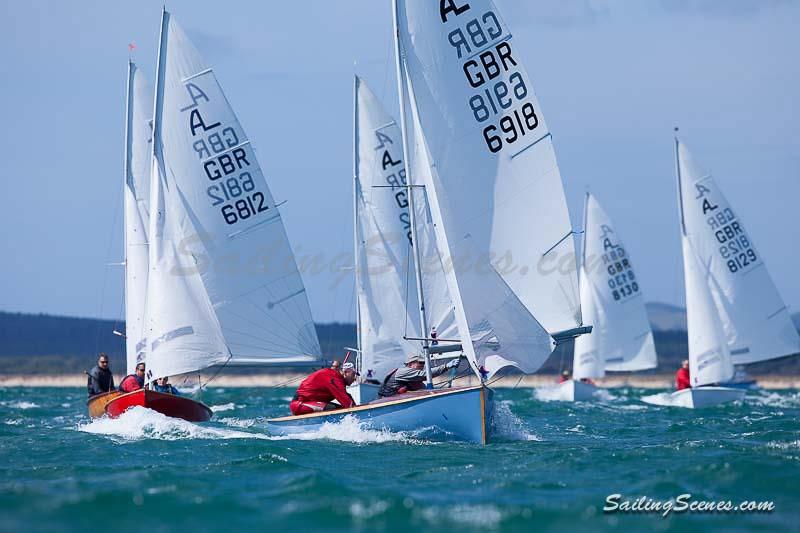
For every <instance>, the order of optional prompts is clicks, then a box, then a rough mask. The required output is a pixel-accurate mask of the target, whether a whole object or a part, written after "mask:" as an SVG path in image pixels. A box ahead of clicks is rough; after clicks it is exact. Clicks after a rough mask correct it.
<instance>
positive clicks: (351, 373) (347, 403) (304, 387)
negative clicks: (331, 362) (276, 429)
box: [289, 363, 358, 415]
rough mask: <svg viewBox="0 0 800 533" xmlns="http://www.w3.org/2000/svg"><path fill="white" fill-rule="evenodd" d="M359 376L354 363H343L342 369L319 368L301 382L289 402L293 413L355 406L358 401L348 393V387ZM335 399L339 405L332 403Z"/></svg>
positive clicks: (299, 413)
mask: <svg viewBox="0 0 800 533" xmlns="http://www.w3.org/2000/svg"><path fill="white" fill-rule="evenodd" d="M356 376H358V372H356V368H355V366H354V365H353V363H345V364H344V365H342V371H341V372H339V371H338V370H334V369H333V368H323V369H322V370H317V371H316V372H314V373H313V374H311V375H310V376H308V377H307V378H306V379H304V380H303V382H302V383H300V386H299V387H297V392H296V393H295V394H294V398H293V399H292V402H291V403H290V404H289V409H291V411H292V414H293V415H304V414H307V413H314V412H317V411H330V410H332V409H341V408H342V407H353V406H355V405H356V402H355V401H354V400H353V397H352V396H350V395H349V394H348V393H347V390H346V387H347V386H348V385H350V384H351V383H353V382H354V381H355V380H356ZM333 400H336V401H338V402H339V405H336V404H335V403H331V402H332V401H333Z"/></svg>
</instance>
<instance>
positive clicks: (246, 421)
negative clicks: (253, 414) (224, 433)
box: [218, 418, 258, 428]
mask: <svg viewBox="0 0 800 533" xmlns="http://www.w3.org/2000/svg"><path fill="white" fill-rule="evenodd" d="M218 422H220V423H221V424H225V425H226V426H230V427H232V428H249V427H253V426H254V425H255V424H256V423H257V422H258V420H257V419H255V418H220V419H219V420H218Z"/></svg>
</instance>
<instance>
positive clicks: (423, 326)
mask: <svg viewBox="0 0 800 533" xmlns="http://www.w3.org/2000/svg"><path fill="white" fill-rule="evenodd" d="M392 8H393V9H392V15H393V16H392V26H393V29H394V53H395V64H396V67H397V92H398V97H399V100H400V131H401V132H402V136H403V161H405V169H406V190H407V191H408V212H409V220H410V223H411V250H412V252H413V253H414V273H415V277H416V282H417V300H418V301H419V322H420V334H421V335H420V336H421V337H422V338H423V341H422V350H423V352H424V354H425V379H426V380H427V383H428V385H427V387H428V388H429V389H432V388H433V374H432V373H431V354H430V352H429V341H428V335H429V330H428V317H427V315H426V313H425V298H424V294H423V290H422V268H421V264H420V257H419V241H418V239H417V222H416V218H417V215H416V209H415V207H414V186H413V180H412V172H411V168H410V166H409V159H408V152H409V150H408V131H407V127H406V112H405V99H406V95H405V84H406V76H405V69H403V66H402V62H403V59H402V56H401V49H400V33H399V32H400V30H399V28H398V24H397V18H398V11H397V0H392Z"/></svg>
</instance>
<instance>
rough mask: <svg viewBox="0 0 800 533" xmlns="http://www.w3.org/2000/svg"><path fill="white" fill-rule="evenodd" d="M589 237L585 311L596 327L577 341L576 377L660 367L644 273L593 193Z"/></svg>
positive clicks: (587, 219)
mask: <svg viewBox="0 0 800 533" xmlns="http://www.w3.org/2000/svg"><path fill="white" fill-rule="evenodd" d="M583 239H584V240H583V254H582V260H581V275H580V288H581V311H582V314H583V318H584V320H586V321H587V322H588V323H590V324H592V325H593V326H594V330H593V332H592V334H591V335H583V336H581V337H578V338H577V339H575V363H574V367H573V368H574V375H575V378H576V379H580V378H584V377H588V378H593V377H602V376H603V375H604V373H605V370H610V371H633V370H646V369H650V368H655V367H656V350H655V344H654V343H653V332H652V330H651V329H650V322H649V321H648V318H647V310H646V309H645V306H644V297H643V296H642V291H641V286H640V280H639V277H638V276H637V275H636V273H635V272H634V270H633V264H632V263H631V258H630V255H629V254H628V252H627V250H626V248H625V245H624V244H623V243H622V239H621V238H620V236H619V234H618V233H617V231H616V230H615V229H614V226H613V224H612V223H611V219H610V218H609V217H608V215H607V214H606V212H605V211H604V210H603V208H602V206H601V205H600V203H599V202H598V201H597V199H596V198H595V197H594V196H593V195H591V194H588V193H587V194H586V207H585V210H584V235H583Z"/></svg>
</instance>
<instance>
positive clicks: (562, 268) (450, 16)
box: [395, 0, 581, 372]
mask: <svg viewBox="0 0 800 533" xmlns="http://www.w3.org/2000/svg"><path fill="white" fill-rule="evenodd" d="M395 9H396V14H395V16H396V28H397V38H398V39H399V45H400V46H399V48H400V51H401V57H400V58H399V61H400V66H401V77H402V78H407V79H401V80H400V83H401V86H403V84H405V85H406V88H407V92H408V96H407V98H406V99H403V111H404V113H406V117H407V118H408V119H412V120H410V122H411V123H412V124H415V122H414V121H416V124H415V129H416V130H417V131H416V132H413V133H414V134H415V135H419V136H420V138H421V139H422V143H423V144H424V146H425V148H426V150H427V155H428V157H429V160H430V168H431V170H430V172H429V179H430V182H429V183H424V184H425V185H426V190H427V193H428V199H429V201H430V206H431V214H432V218H433V222H434V224H435V227H436V242H437V246H438V247H439V249H440V252H441V256H442V257H443V258H444V260H445V273H446V276H447V280H448V289H449V291H450V294H451V296H452V298H453V300H454V304H455V310H456V317H457V321H458V322H459V331H460V335H461V338H462V339H470V338H471V339H472V340H473V342H474V353H473V346H465V350H466V352H467V355H468V356H469V357H471V358H475V360H476V361H477V363H478V364H485V365H486V367H487V369H488V370H489V371H490V372H492V371H493V370H497V369H499V368H500V367H501V366H503V365H507V364H512V365H515V366H517V367H519V368H520V369H522V370H523V371H525V372H533V371H535V370H536V369H538V368H539V366H541V364H542V363H543V362H544V360H545V359H546V358H547V356H548V355H549V354H550V352H551V350H552V342H551V338H550V336H549V335H548V334H547V331H550V332H557V331H563V330H567V329H571V328H574V327H576V326H578V325H580V324H581V317H580V305H579V302H578V284H577V275H576V271H575V261H574V259H575V257H574V240H573V237H572V227H571V225H570V220H569V213H568V211H567V207H566V201H565V198H564V192H563V189H562V183H561V177H560V174H559V171H558V167H557V164H556V161H555V155H554V153H553V147H552V143H551V139H550V133H549V131H548V129H547V126H546V124H545V122H544V119H543V117H542V115H541V111H540V108H539V104H538V101H537V100H536V97H535V95H534V93H533V87H532V85H531V83H530V80H529V79H528V76H527V74H526V72H525V70H524V68H523V67H522V64H521V62H520V61H519V57H518V55H517V54H516V52H515V51H514V41H513V38H512V36H511V34H510V33H509V31H508V29H507V27H506V26H505V24H504V23H503V22H502V20H501V18H500V16H499V13H498V12H497V9H496V8H495V7H494V5H493V3H492V2H490V1H486V0H483V1H470V2H469V3H467V2H464V1H462V2H455V1H453V2H450V1H443V2H429V1H426V0H397V1H396V6H395ZM422 179H425V178H424V177H422ZM412 180H414V181H416V180H417V177H414V176H413V175H412ZM534 315H535V316H536V318H534ZM537 318H538V319H539V321H540V322H541V324H542V325H543V326H544V328H543V327H542V325H540V324H539V321H537ZM545 328H546V329H547V331H545ZM467 344H469V343H467ZM489 358H490V359H489Z"/></svg>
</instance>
